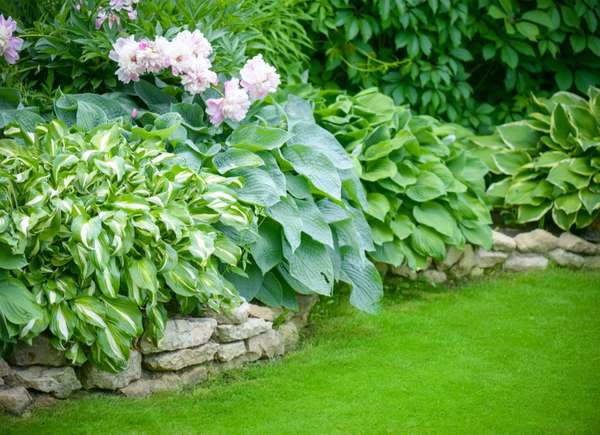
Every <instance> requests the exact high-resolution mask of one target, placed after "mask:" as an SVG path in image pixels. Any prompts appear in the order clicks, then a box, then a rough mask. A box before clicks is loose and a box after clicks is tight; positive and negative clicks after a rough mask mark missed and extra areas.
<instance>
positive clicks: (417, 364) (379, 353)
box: [0, 270, 600, 435]
mask: <svg viewBox="0 0 600 435" xmlns="http://www.w3.org/2000/svg"><path fill="white" fill-rule="evenodd" d="M314 317H315V318H314V319H313V326H312V328H311V329H310V330H309V334H308V335H309V336H308V338H307V339H306V340H305V342H304V345H303V347H302V349H301V350H299V351H297V352H295V353H293V354H291V355H289V356H287V357H286V358H285V359H283V360H281V361H278V362H275V363H271V364H267V365H263V366H258V367H253V368H251V369H248V370H245V371H241V372H236V373H233V374H231V375H229V376H228V377H227V378H222V379H216V380H214V381H213V382H211V383H210V384H209V385H205V386H203V387H200V388H197V389H196V390H194V391H193V392H187V393H184V394H168V395H159V396H154V397H152V398H149V399H124V398H106V397H104V398H90V399H86V400H81V401H66V402H61V403H60V404H59V405H58V406H54V407H51V408H46V409H38V410H36V411H34V412H33V414H32V415H31V416H30V417H28V418H20V419H17V418H9V417H0V433H22V434H42V433H48V434H65V433H95V434H102V435H108V434H129V433H140V434H141V433H148V434H156V433H173V434H189V433H210V434H212V433H218V434H236V433H252V434H302V433H310V434H332V433H339V434H354V433H361V434H363V433H364V434H374V433H375V434H378V433H411V434H413V433H414V434H419V433H442V434H449V433H498V434H511V433H519V434H531V433H561V434H562V433H577V434H580V433H598V432H600V273H592V272H571V271H566V270H551V271H545V272H540V273H535V274H526V275H515V276H505V275H503V276H500V277H497V278H495V279H492V280H489V281H488V280H484V281H480V282H477V283H472V284H470V285H467V286H465V287H463V288H460V289H457V290H448V289H438V290H436V291H433V290H421V291H416V290H412V291H407V290H404V291H397V292H391V294H389V295H388V297H387V299H386V301H385V306H384V309H383V311H382V313H381V314H380V315H378V316H372V317H371V316H367V315H363V314H361V313H357V312H355V311H353V310H351V309H350V308H349V307H347V306H345V305H343V304H341V305H334V304H322V305H321V307H320V309H319V311H317V313H316V315H315V316H314Z"/></svg>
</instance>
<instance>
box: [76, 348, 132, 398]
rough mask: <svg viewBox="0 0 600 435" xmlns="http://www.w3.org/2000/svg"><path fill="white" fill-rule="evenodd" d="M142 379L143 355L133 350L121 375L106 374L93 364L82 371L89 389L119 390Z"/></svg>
mask: <svg viewBox="0 0 600 435" xmlns="http://www.w3.org/2000/svg"><path fill="white" fill-rule="evenodd" d="M141 377H142V355H141V354H140V353H139V352H138V351H136V350H131V352H130V353H129V363H128V364H127V367H126V368H125V370H123V371H121V372H119V373H110V372H105V371H104V370H101V369H99V368H98V367H96V366H95V365H93V364H91V363H87V364H86V365H85V366H84V367H83V368H82V369H81V379H82V382H83V385H84V386H85V388H87V389H92V388H99V389H102V390H118V389H119V388H123V387H125V386H126V385H128V384H129V383H130V382H133V381H135V380H137V379H140V378H141Z"/></svg>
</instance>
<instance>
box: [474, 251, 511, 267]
mask: <svg viewBox="0 0 600 435" xmlns="http://www.w3.org/2000/svg"><path fill="white" fill-rule="evenodd" d="M476 258H477V259H476V263H477V266H479V267H481V268H482V269H487V268H488V267H494V266H496V265H498V264H500V263H503V262H504V261H505V260H506V259H507V258H508V254H507V253H506V252H500V251H486V250H485V249H481V248H480V249H478V250H477V256H476Z"/></svg>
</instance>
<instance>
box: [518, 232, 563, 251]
mask: <svg viewBox="0 0 600 435" xmlns="http://www.w3.org/2000/svg"><path fill="white" fill-rule="evenodd" d="M515 242H517V249H518V250H519V251H521V252H536V253H541V254H546V253H548V252H550V251H552V250H553V249H555V248H557V247H558V237H556V236H554V235H552V234H550V233H549V232H548V231H545V230H540V229H537V230H533V231H530V232H528V233H521V234H517V235H516V236H515Z"/></svg>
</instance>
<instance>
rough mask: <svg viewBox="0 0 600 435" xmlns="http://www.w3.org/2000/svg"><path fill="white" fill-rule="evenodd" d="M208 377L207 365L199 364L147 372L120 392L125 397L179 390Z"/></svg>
mask: <svg viewBox="0 0 600 435" xmlns="http://www.w3.org/2000/svg"><path fill="white" fill-rule="evenodd" d="M207 378H208V367H207V366H205V365H200V366H196V367H189V368H187V369H184V370H180V371H177V372H163V373H147V374H146V375H145V376H144V377H143V378H141V379H139V380H137V381H134V382H132V383H131V384H129V385H127V386H126V387H124V388H121V390H120V391H121V393H123V394H124V395H125V396H127V397H146V396H149V395H150V394H154V393H160V392H165V391H179V390H181V389H183V388H185V387H187V386H192V385H196V384H199V383H201V382H204V381H205V380H206V379H207Z"/></svg>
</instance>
